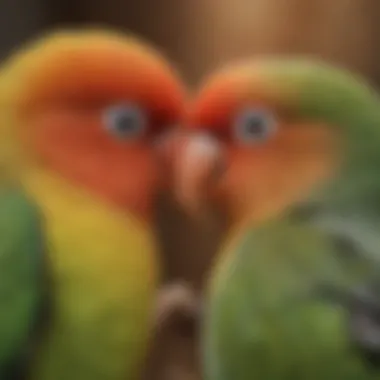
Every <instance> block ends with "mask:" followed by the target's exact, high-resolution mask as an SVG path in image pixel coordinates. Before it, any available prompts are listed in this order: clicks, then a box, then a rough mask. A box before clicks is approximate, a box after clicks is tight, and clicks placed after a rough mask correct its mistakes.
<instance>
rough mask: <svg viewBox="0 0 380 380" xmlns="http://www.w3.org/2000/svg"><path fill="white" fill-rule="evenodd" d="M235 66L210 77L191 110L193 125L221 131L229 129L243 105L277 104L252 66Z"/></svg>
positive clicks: (190, 118) (190, 122)
mask: <svg viewBox="0 0 380 380" xmlns="http://www.w3.org/2000/svg"><path fill="white" fill-rule="evenodd" d="M248 69H249V70H247V69H246V67H233V68H232V69H231V68H230V69H227V70H224V71H222V72H219V73H217V74H216V75H214V76H213V77H212V78H210V79H209V80H208V81H207V82H206V83H205V85H204V86H203V88H202V89H201V91H200V92H199V94H198V95H197V97H196V99H195V101H194V102H193V105H192V106H191V107H190V110H189V113H188V123H189V125H190V126H191V127H192V128H202V129H205V128H206V129H209V130H218V129H223V128H226V127H227V125H226V124H228V122H229V121H230V119H231V118H232V117H233V116H234V114H235V112H237V111H238V110H239V109H240V108H242V107H244V106H250V105H254V106H257V107H261V106H267V107H268V106H272V107H275V102H274V98H273V94H270V91H269V90H270V89H269V88H267V86H266V85H264V83H263V81H262V80H261V78H260V76H259V75H258V73H257V71H256V70H253V69H252V68H251V67H248Z"/></svg>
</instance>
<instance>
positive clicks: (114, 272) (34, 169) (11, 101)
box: [0, 28, 184, 380]
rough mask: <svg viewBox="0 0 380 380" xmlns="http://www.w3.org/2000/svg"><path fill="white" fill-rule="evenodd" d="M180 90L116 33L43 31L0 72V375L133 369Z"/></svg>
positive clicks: (143, 327) (162, 68) (100, 379)
mask: <svg viewBox="0 0 380 380" xmlns="http://www.w3.org/2000/svg"><path fill="white" fill-rule="evenodd" d="M183 98H184V89H183V87H182V85H181V82H180V79H179V77H178V76H177V74H176V72H175V69H174V68H172V66H171V64H169V63H168V62H167V60H166V58H164V57H163V56H162V55H161V53H159V52H158V51H156V49H155V48H153V47H151V46H149V44H148V43H145V42H142V41H140V40H139V39H138V38H135V37H132V36H129V35H124V34H123V33H121V32H118V31H110V30H102V29H91V28H83V29H77V30H57V31H52V32H51V33H48V34H47V35H43V36H41V37H40V38H36V40H35V41H30V42H29V43H26V44H25V46H24V47H23V48H21V49H19V50H18V51H17V52H15V53H14V54H13V55H12V56H10V57H9V59H8V60H7V61H6V62H5V63H4V65H3V67H2V70H1V71H0V176H1V187H0V193H1V195H0V236H1V239H0V241H1V242H0V278H1V280H0V283H1V285H0V294H1V297H0V378H1V379H3V380H10V379H12V380H13V379H16V378H17V379H27V380H33V379H35V380H53V379H54V380H69V379H71V380H129V379H131V380H133V379H136V378H138V377H137V376H138V373H139V371H140V366H141V364H142V360H143V358H144V356H145V352H146V349H147V346H148V341H149V335H150V332H151V331H150V330H151V324H152V321H151V320H152V318H151V314H152V307H153V306H152V305H153V303H154V302H153V301H154V298H155V292H156V286H157V281H158V279H159V263H158V257H157V253H156V250H157V243H156V239H155V231H154V225H153V214H154V200H155V197H156V194H157V193H158V191H159V189H160V187H161V185H162V176H161V174H160V172H161V165H160V159H159V155H158V152H159V149H158V146H159V142H160V140H161V139H163V136H164V135H165V133H169V131H170V129H171V127H172V126H173V125H175V124H177V123H178V122H179V120H180V118H181V115H182V111H183V104H184V103H183Z"/></svg>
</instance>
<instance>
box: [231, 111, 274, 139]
mask: <svg viewBox="0 0 380 380" xmlns="http://www.w3.org/2000/svg"><path fill="white" fill-rule="evenodd" d="M276 129H277V122H276V118H275V116H274V115H273V114H272V113H271V112H268V111H266V110H264V109H247V110H244V111H242V112H241V113H240V114H239V115H238V116H237V118H236V119H235V125H234V131H235V137H236V139H237V140H239V141H241V142H243V143H246V144H260V143H262V142H265V141H266V140H268V138H270V137H271V136H272V135H273V134H274V133H275V132H276Z"/></svg>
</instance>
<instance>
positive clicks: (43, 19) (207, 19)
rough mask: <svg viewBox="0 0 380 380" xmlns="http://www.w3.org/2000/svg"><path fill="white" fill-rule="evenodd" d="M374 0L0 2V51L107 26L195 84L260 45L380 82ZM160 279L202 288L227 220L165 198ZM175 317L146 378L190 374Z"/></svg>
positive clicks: (192, 331)
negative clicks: (73, 28) (187, 210)
mask: <svg viewBox="0 0 380 380" xmlns="http://www.w3.org/2000/svg"><path fill="white" fill-rule="evenodd" d="M379 21H380V1H379V0H334V1H331V0H154V1H152V0H138V1H137V0H134V1H132V0H106V1H103V0H75V1H74V0H1V1H0V59H2V58H4V57H5V56H7V55H8V54H9V53H10V51H11V50H12V49H13V48H14V47H16V46H17V45H18V44H20V43H21V42H24V41H25V40H27V39H30V38H33V36H34V35H36V34H37V33H40V32H41V31H43V30H47V29H49V28H51V27H57V26H67V25H81V24H88V23H90V24H104V25H112V26H116V27H120V28H123V29H127V30H131V31H133V32H135V33H137V34H140V35H142V36H144V37H145V38H146V39H148V41H150V42H152V43H154V44H156V45H157V46H158V47H160V48H161V49H162V50H163V51H164V52H165V53H166V55H167V56H168V57H169V58H171V59H172V60H173V61H174V62H175V63H176V65H177V66H178V68H179V70H181V72H182V74H183V77H184V79H185V80H186V82H187V83H188V85H189V86H191V88H193V87H195V86H196V85H197V84H198V83H199V81H200V80H201V79H202V77H203V76H204V75H207V73H209V72H210V71H211V70H214V69H215V68H216V67H217V66H218V65H219V64H221V63H223V62H225V61H228V60H232V59H235V58H241V57H244V56H251V55H255V54H261V53H266V54H267V53H275V54H288V53H303V54H308V55H315V56H319V57H322V58H324V59H326V60H329V61H332V62H337V63H339V64H341V65H344V66H346V67H348V68H350V69H352V70H355V71H358V72H360V73H362V74H363V75H365V76H367V77H368V78H369V80H370V81H371V82H372V83H373V84H374V85H376V86H380V22H379ZM158 226H159V230H160V234H161V236H162V238H163V239H162V240H163V246H162V259H163V265H164V267H165V278H164V280H165V281H167V282H169V281H173V280H176V279H178V278H181V279H185V280H186V281H188V282H189V284H190V285H191V286H193V287H194V289H196V290H198V291H200V290H201V289H202V286H203V279H204V277H205V273H207V269H208V267H209V266H210V263H211V260H212V257H213V254H214V252H215V249H216V247H217V246H218V242H219V237H220V234H221V231H223V226H221V225H218V223H217V222H214V221H210V223H209V225H207V226H204V227H203V228H202V230H197V229H196V227H195V226H193V225H191V223H190V221H189V220H187V219H186V218H185V216H184V215H182V214H181V211H180V210H178V209H177V207H176V206H175V204H173V202H172V201H171V200H170V199H163V200H162V201H161V205H160V211H159V213H158ZM194 327H196V326H191V324H190V323H183V321H182V323H181V321H173V323H171V324H170V325H168V326H166V327H165V328H163V329H162V330H161V331H158V332H157V336H156V338H155V343H154V346H153V347H152V352H151V354H150V357H149V360H148V364H147V371H146V379H149V380H196V379H199V378H200V377H199V375H198V366H197V362H198V360H197V359H198V358H197V349H196V348H197V329H196V328H194Z"/></svg>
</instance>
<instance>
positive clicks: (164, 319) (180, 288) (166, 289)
mask: <svg viewBox="0 0 380 380" xmlns="http://www.w3.org/2000/svg"><path fill="white" fill-rule="evenodd" d="M200 317H201V302H200V299H199V297H198V296H197V294H196V292H195V291H194V290H193V289H192V287H191V286H190V285H189V284H186V283H184V282H174V283H169V284H167V285H164V286H163V287H162V288H161V289H160V290H159V292H158V297H157V300H156V309H155V327H156V328H162V327H163V326H165V325H166V324H167V323H169V321H170V322H173V319H175V320H176V321H178V320H181V321H185V322H190V324H193V325H197V323H198V321H199V319H200Z"/></svg>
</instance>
